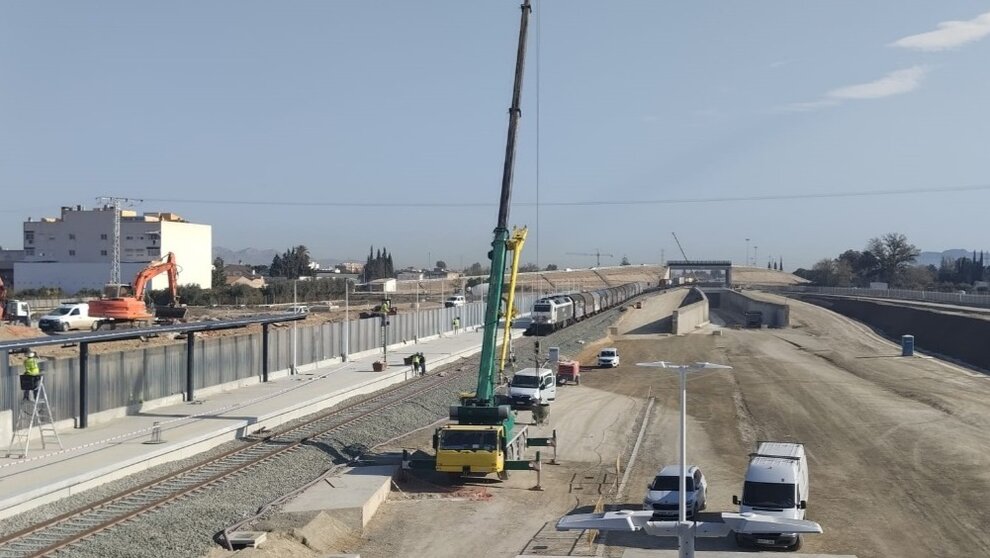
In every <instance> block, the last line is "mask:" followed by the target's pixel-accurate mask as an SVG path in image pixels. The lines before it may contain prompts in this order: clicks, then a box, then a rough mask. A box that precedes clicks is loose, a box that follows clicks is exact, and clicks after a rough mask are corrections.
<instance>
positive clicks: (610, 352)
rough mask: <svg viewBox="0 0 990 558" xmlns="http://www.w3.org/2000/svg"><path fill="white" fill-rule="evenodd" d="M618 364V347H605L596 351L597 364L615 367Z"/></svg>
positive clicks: (604, 366) (603, 366)
mask: <svg viewBox="0 0 990 558" xmlns="http://www.w3.org/2000/svg"><path fill="white" fill-rule="evenodd" d="M618 365H619V349H616V348H615V347H606V348H604V349H602V350H601V352H599V353H598V366H599V367H601V368H615V367H616V366H618Z"/></svg>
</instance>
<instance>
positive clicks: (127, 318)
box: [89, 252, 186, 326]
mask: <svg viewBox="0 0 990 558" xmlns="http://www.w3.org/2000/svg"><path fill="white" fill-rule="evenodd" d="M162 273H167V274H168V288H169V293H170V294H171V305H170V306H167V307H158V308H156V310H155V313H154V314H152V313H151V312H149V311H148V307H147V305H145V303H144V293H145V289H146V287H147V286H148V282H149V281H151V280H152V279H153V278H155V277H156V276H157V275H161V274H162ZM178 289H179V266H178V264H176V263H175V254H173V253H172V252H169V253H168V254H167V255H166V256H165V258H164V259H162V260H158V261H153V262H151V263H150V264H148V267H146V268H144V269H142V270H141V271H139V272H138V274H137V275H136V276H135V277H134V283H133V284H132V285H131V293H130V294H129V295H119V296H115V297H113V298H103V299H100V300H94V301H92V302H90V303H89V315H90V316H93V317H96V318H100V319H101V320H102V322H101V325H102V324H112V325H114V326H116V325H118V324H127V325H146V324H150V323H151V322H153V321H154V320H155V318H158V319H179V318H182V317H184V316H185V313H186V309H185V308H183V307H181V306H179V291H178ZM114 290H115V291H116V289H114Z"/></svg>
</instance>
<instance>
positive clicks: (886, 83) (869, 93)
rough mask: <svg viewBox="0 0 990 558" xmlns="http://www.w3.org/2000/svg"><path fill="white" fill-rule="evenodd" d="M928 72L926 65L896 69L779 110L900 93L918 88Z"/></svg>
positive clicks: (813, 107) (810, 108) (805, 109)
mask: <svg viewBox="0 0 990 558" xmlns="http://www.w3.org/2000/svg"><path fill="white" fill-rule="evenodd" d="M927 73H928V69H927V68H925V67H924V66H912V67H910V68H905V69H903V70H895V71H893V72H890V73H889V74H887V75H885V76H883V77H882V78H880V79H878V80H874V81H871V82H867V83H858V84H856V85H847V86H845V87H839V88H837V89H833V90H831V91H829V92H828V93H826V94H825V95H824V96H823V97H822V98H821V99H818V100H817V101H809V102H804V103H791V104H789V105H786V106H783V107H780V108H779V109H778V110H781V111H783V112H810V111H813V110H819V109H823V108H827V107H833V106H835V105H838V104H841V103H844V102H846V101H859V100H863V99H882V98H884V97H890V96H891V95H900V94H902V93H908V92H910V91H914V90H915V89H917V88H918V87H919V86H920V85H921V80H922V79H924V77H925V74H927Z"/></svg>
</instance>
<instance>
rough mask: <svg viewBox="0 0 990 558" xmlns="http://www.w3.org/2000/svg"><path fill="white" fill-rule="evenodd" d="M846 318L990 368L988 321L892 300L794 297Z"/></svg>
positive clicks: (989, 329)
mask: <svg viewBox="0 0 990 558" xmlns="http://www.w3.org/2000/svg"><path fill="white" fill-rule="evenodd" d="M795 298H798V299H799V300H804V301H806V302H810V303H812V304H817V305H818V306H822V307H825V308H828V309H829V310H832V311H834V312H837V313H839V314H842V315H843V316H848V317H850V318H853V319H856V320H859V321H861V322H863V323H865V324H868V325H870V326H872V327H874V328H876V329H879V330H880V331H882V332H883V333H884V334H885V335H887V336H889V337H891V338H894V339H896V340H900V337H901V335H914V342H915V345H916V346H917V347H918V348H920V349H922V350H928V351H932V352H935V353H938V354H941V355H945V356H947V357H950V358H954V359H957V360H960V361H962V362H965V363H967V364H969V365H971V366H976V367H978V368H982V369H985V370H990V343H987V340H988V339H990V320H985V319H980V318H977V317H970V316H966V315H962V314H947V313H942V312H935V311H932V310H927V309H923V308H918V307H910V306H899V305H897V304H895V303H886V302H876V301H868V300H857V299H853V298H842V297H830V296H824V295H799V296H795Z"/></svg>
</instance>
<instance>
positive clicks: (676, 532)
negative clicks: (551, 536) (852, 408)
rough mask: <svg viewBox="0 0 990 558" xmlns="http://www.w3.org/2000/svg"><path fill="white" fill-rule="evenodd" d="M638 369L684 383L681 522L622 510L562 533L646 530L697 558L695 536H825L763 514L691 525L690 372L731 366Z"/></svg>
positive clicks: (687, 557)
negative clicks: (674, 374) (667, 372)
mask: <svg viewBox="0 0 990 558" xmlns="http://www.w3.org/2000/svg"><path fill="white" fill-rule="evenodd" d="M638 366H646V367H650V368H670V369H675V370H677V371H678V372H679V373H680V380H681V382H680V383H681V394H680V395H681V470H680V477H681V478H680V481H679V494H678V514H677V516H678V520H677V521H676V522H675V521H654V520H653V511H652V510H641V511H640V510H637V511H633V510H619V511H611V512H604V513H583V514H574V515H566V516H564V517H562V518H561V519H560V521H558V522H557V530H558V531H571V530H585V529H597V530H599V531H624V532H632V531H644V532H646V534H648V535H651V536H655V537H672V536H676V537H677V539H678V543H679V545H678V546H679V547H680V551H679V556H680V558H693V557H694V538H695V537H698V536H700V537H725V536H727V535H729V534H730V533H731V532H733V531H735V532H737V533H749V534H759V533H781V532H783V533H821V532H822V527H821V525H819V524H818V523H815V522H814V521H807V520H804V519H790V518H784V517H776V516H770V515H763V514H760V513H754V512H746V513H731V512H723V513H722V518H721V519H722V521H721V522H715V521H698V520H697V518H695V521H694V522H693V523H688V522H687V507H686V504H687V502H686V495H685V488H686V482H685V477H684V473H685V471H686V470H687V446H686V438H687V410H686V406H687V373H688V372H696V371H699V370H710V369H722V370H725V369H730V368H732V367H731V366H725V365H722V364H712V363H710V362H696V363H694V364H671V363H669V362H663V361H660V362H643V363H639V364H638Z"/></svg>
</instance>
